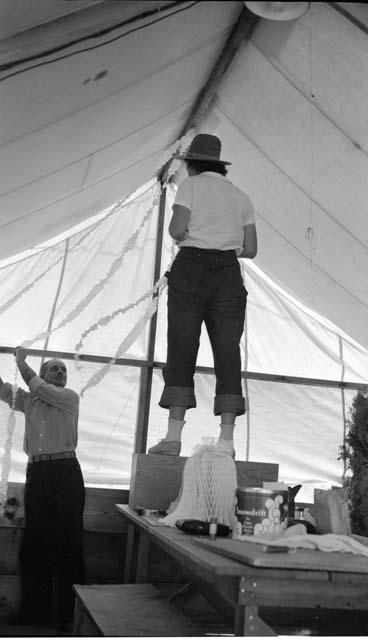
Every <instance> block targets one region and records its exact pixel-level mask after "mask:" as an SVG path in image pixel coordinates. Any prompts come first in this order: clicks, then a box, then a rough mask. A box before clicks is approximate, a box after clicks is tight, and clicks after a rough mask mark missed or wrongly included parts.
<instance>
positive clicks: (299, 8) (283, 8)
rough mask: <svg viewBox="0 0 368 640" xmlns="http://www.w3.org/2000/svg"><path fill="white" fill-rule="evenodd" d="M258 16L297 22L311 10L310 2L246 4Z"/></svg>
mask: <svg viewBox="0 0 368 640" xmlns="http://www.w3.org/2000/svg"><path fill="white" fill-rule="evenodd" d="M244 4H245V6H246V7H247V8H248V9H249V11H251V12H252V13H254V14H255V15H256V16H260V17H261V18H266V19H268V20H295V19H296V18H300V17H301V16H303V15H304V14H305V13H307V11H308V9H309V5H310V2H244Z"/></svg>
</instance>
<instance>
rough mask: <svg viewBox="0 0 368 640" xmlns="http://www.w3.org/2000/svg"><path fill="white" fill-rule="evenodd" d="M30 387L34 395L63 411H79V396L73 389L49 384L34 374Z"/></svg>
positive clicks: (73, 412)
mask: <svg viewBox="0 0 368 640" xmlns="http://www.w3.org/2000/svg"><path fill="white" fill-rule="evenodd" d="M29 389H30V391H31V393H32V394H33V395H35V396H37V397H38V398H40V399H41V400H43V401H44V402H46V403H47V404H50V405H51V406H53V407H56V408H57V409H60V410H61V411H66V412H67V413H72V414H75V413H76V412H77V413H78V409H79V396H78V394H77V393H75V391H73V390H72V389H66V388H64V387H57V386H56V385H54V384H48V383H47V382H45V380H43V379H42V378H40V377H39V376H33V378H32V379H31V380H30V382H29Z"/></svg>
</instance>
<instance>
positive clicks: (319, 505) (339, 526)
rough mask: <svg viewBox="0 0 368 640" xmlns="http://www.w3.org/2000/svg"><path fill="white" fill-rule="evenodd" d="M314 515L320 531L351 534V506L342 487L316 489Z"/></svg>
mask: <svg viewBox="0 0 368 640" xmlns="http://www.w3.org/2000/svg"><path fill="white" fill-rule="evenodd" d="M313 515H314V519H315V521H316V529H317V532H318V533H335V534H337V535H350V533H351V525H350V514H349V507H348V503H347V500H346V495H345V490H344V489H342V488H341V487H332V489H327V490H325V489H315V490H314V510H313Z"/></svg>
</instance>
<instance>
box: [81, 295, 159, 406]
mask: <svg viewBox="0 0 368 640" xmlns="http://www.w3.org/2000/svg"><path fill="white" fill-rule="evenodd" d="M157 306H158V296H157V297H156V298H154V299H153V300H152V301H151V303H150V305H149V307H148V308H147V309H146V311H145V313H144V315H143V316H142V317H141V318H140V319H139V320H138V322H137V323H136V325H135V326H134V327H133V329H132V330H131V331H130V332H129V333H128V335H127V336H126V337H125V338H124V340H123V342H122V343H121V345H120V347H119V348H118V350H117V352H116V353H115V356H114V357H113V358H112V359H111V360H109V362H107V363H106V364H105V365H104V366H103V367H102V369H100V370H99V371H97V372H96V373H95V374H94V375H93V376H92V377H91V378H90V379H89V380H88V382H87V383H86V384H85V386H84V387H83V389H82V390H81V397H83V395H84V393H85V392H86V391H87V389H90V388H91V387H95V386H96V385H98V384H99V383H100V382H101V381H102V380H103V378H104V377H105V376H106V374H107V373H108V372H109V371H110V367H111V366H112V365H113V364H115V362H116V360H118V358H121V357H122V356H123V355H124V353H125V352H126V351H127V350H128V349H129V347H130V346H131V345H132V344H133V342H134V341H135V340H136V339H137V337H138V336H139V334H140V333H141V331H142V330H143V329H144V327H145V325H146V324H147V322H148V321H149V320H150V319H151V318H152V316H153V314H154V313H155V311H156V310H157Z"/></svg>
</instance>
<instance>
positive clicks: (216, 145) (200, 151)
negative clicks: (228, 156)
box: [174, 133, 231, 164]
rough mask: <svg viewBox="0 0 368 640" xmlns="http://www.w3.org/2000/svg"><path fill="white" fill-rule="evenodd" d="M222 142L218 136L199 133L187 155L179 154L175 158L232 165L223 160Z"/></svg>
mask: <svg viewBox="0 0 368 640" xmlns="http://www.w3.org/2000/svg"><path fill="white" fill-rule="evenodd" d="M220 155H221V140H220V139H219V138H218V137H217V136H212V135H210V134H208V133H199V134H198V135H196V136H194V138H193V140H192V142H191V143H190V145H189V147H188V149H187V150H186V151H185V153H180V152H179V153H177V154H175V155H174V158H178V159H179V160H204V161H207V162H218V163H220V164H231V162H227V161H226V160H221V158H220Z"/></svg>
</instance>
